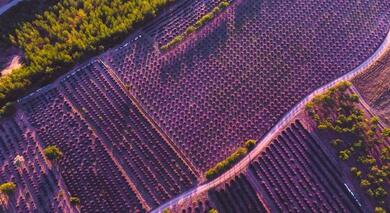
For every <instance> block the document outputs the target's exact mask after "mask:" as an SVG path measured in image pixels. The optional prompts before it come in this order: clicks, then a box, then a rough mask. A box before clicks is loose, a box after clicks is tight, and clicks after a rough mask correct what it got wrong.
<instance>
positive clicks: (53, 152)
mask: <svg viewBox="0 0 390 213" xmlns="http://www.w3.org/2000/svg"><path fill="white" fill-rule="evenodd" d="M43 152H44V154H45V156H46V157H47V159H49V160H60V159H61V157H62V155H63V154H62V152H61V151H60V149H58V148H57V147H56V146H48V147H46V148H45V149H44V150H43Z"/></svg>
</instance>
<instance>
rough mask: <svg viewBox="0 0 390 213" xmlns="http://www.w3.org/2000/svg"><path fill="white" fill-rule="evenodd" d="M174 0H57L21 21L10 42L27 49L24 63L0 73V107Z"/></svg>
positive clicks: (113, 40) (111, 42) (117, 38)
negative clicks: (43, 9)
mask: <svg viewBox="0 0 390 213" xmlns="http://www.w3.org/2000/svg"><path fill="white" fill-rule="evenodd" d="M174 1H175V0H139V1H126V0H84V1H79V0H59V2H58V3H56V4H54V5H53V6H51V7H50V8H48V9H46V10H45V12H43V13H42V14H40V15H37V16H36V18H35V19H34V20H33V21H27V22H24V23H22V24H18V27H17V29H16V30H15V33H14V34H13V35H10V36H9V41H10V42H11V43H13V44H14V45H15V46H18V47H19V48H21V49H22V50H23V51H24V54H25V58H24V60H25V61H24V64H26V66H24V67H22V68H20V69H16V70H13V71H12V73H11V74H9V75H6V76H2V77H1V78H0V108H2V110H3V111H4V112H5V111H7V110H6V109H5V108H4V107H5V105H6V104H7V103H8V102H13V101H15V100H17V99H18V98H20V97H23V96H24V95H26V94H27V93H28V92H31V90H32V89H34V88H38V87H41V86H43V85H46V84H48V83H50V82H52V81H53V80H55V79H56V78H57V77H58V76H60V75H62V74H63V73H65V72H67V71H68V70H69V69H70V68H71V67H72V66H74V65H75V64H76V63H77V62H79V61H83V60H86V59H88V58H89V57H91V56H93V55H96V54H98V53H99V52H101V51H103V50H105V49H106V48H107V47H111V46H113V45H115V44H117V43H118V42H120V41H122V40H123V38H125V37H126V36H127V35H128V33H129V32H131V31H132V30H133V29H134V28H136V27H137V26H139V25H141V24H142V23H144V22H145V21H147V20H149V19H151V18H152V17H154V16H155V15H156V13H157V11H158V9H160V8H162V7H164V6H166V5H167V4H168V3H171V2H174ZM8 31H9V30H8Z"/></svg>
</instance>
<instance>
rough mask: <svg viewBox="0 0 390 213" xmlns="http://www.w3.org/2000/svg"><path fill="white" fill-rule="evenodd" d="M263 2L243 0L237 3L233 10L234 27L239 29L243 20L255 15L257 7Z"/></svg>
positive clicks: (245, 20) (243, 22) (259, 0)
mask: <svg viewBox="0 0 390 213" xmlns="http://www.w3.org/2000/svg"><path fill="white" fill-rule="evenodd" d="M263 2H264V1H262V0H243V1H242V2H241V3H240V4H238V5H237V7H236V8H235V11H234V13H235V14H234V15H235V17H234V27H235V28H236V29H241V28H242V26H244V24H245V22H247V21H248V20H250V19H252V18H253V17H254V16H255V14H256V12H257V8H258V7H260V6H261V4H263Z"/></svg>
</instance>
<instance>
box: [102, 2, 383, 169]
mask: <svg viewBox="0 0 390 213" xmlns="http://www.w3.org/2000/svg"><path fill="white" fill-rule="evenodd" d="M200 5H202V4H200ZM196 6H198V5H194V7H195V8H194V9H193V10H192V11H195V12H196V11H198V10H197V9H196V8H197V7H196ZM198 7H200V6H198ZM389 9H390V5H389V2H387V1H364V2H360V3H356V2H348V1H341V2H340V1H338V2H332V3H330V2H329V1H295V2H270V1H255V0H242V1H234V2H233V3H232V5H231V6H230V7H229V8H228V9H227V10H226V11H224V12H223V13H222V14H220V15H219V16H218V17H216V18H215V19H214V20H213V21H212V22H211V23H210V24H208V25H206V26H205V27H204V28H202V29H200V30H199V31H198V32H197V33H195V34H194V35H191V36H190V37H189V38H188V39H186V40H184V41H183V42H182V43H181V44H179V45H178V46H177V47H175V48H173V49H172V50H170V51H168V52H166V53H161V52H160V51H159V49H158V48H156V45H158V43H159V41H160V40H161V37H168V36H170V35H169V34H167V33H165V32H161V33H162V34H161V35H160V34H156V33H150V34H148V32H149V31H152V30H151V29H150V28H147V30H148V31H146V32H141V33H140V34H139V35H136V36H135V38H133V39H131V40H130V41H128V42H127V43H126V44H124V45H123V46H122V47H119V48H118V49H114V50H113V51H111V52H109V53H107V54H106V57H105V60H106V61H107V62H108V64H109V65H110V66H111V67H112V68H113V70H114V71H116V72H117V73H118V75H119V76H120V77H121V79H122V80H123V81H124V82H125V84H127V85H128V86H129V88H130V92H131V93H132V94H133V95H134V96H135V97H136V98H137V99H138V100H139V101H140V103H141V104H142V106H143V107H144V109H145V110H146V111H148V112H149V113H150V114H151V115H152V116H153V118H154V119H155V120H156V121H157V123H158V124H159V125H160V126H161V128H163V129H164V130H165V132H167V134H168V135H169V136H170V137H171V138H172V139H173V141H174V142H175V143H176V144H177V145H178V147H180V148H181V149H182V150H184V152H185V153H186V155H187V156H188V157H189V158H191V160H192V162H193V163H194V164H195V165H196V166H197V167H198V168H199V169H201V170H203V171H204V170H206V169H208V168H210V167H211V166H212V165H214V164H215V163H216V162H218V161H220V160H222V159H224V158H225V157H226V156H227V155H229V153H231V152H232V151H233V150H235V149H236V148H237V147H238V146H239V145H240V144H241V143H242V142H243V141H245V140H247V139H249V138H259V137H261V136H262V135H263V134H264V133H265V132H266V131H267V130H268V129H270V128H271V127H272V126H273V125H274V124H276V122H277V121H278V119H279V118H281V117H282V116H283V114H284V113H286V112H287V111H288V110H289V109H291V108H292V106H293V105H294V104H296V103H298V102H299V100H301V99H302V98H303V97H304V96H305V95H307V94H309V93H310V92H311V91H313V90H314V89H316V88H318V87H320V86H321V85H323V84H325V83H327V82H329V81H331V80H333V79H335V78H337V77H338V76H340V75H342V74H344V73H346V72H348V71H350V70H352V69H353V68H354V67H356V66H358V65H359V64H360V63H362V62H363V61H364V60H365V59H366V58H368V57H369V56H370V54H372V53H373V52H374V51H375V50H376V48H377V47H379V45H380V44H381V42H382V40H383V39H384V36H385V35H386V33H387V32H388V30H389V17H390V10H389ZM182 16H183V17H182V19H183V20H181V19H180V18H181V17H180V16H179V17H176V16H175V17H174V18H171V19H172V20H171V22H174V23H182V22H187V21H188V20H187V19H188V17H187V16H185V14H183V15H182ZM164 24H165V25H167V26H170V25H172V24H170V22H169V21H165V22H164ZM155 25H157V24H155ZM165 25H164V26H165ZM153 26H154V25H153ZM157 26H159V25H157ZM157 26H155V27H157ZM178 26H181V25H178ZM160 28H162V27H160ZM183 28H185V27H184V26H183ZM182 31H184V29H183V30H182ZM173 32H176V31H173ZM154 38H156V41H154Z"/></svg>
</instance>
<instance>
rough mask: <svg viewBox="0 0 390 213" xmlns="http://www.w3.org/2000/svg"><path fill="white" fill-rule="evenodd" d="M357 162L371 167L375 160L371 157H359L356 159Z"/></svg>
mask: <svg viewBox="0 0 390 213" xmlns="http://www.w3.org/2000/svg"><path fill="white" fill-rule="evenodd" d="M357 161H358V162H360V163H362V164H365V165H372V164H375V163H376V160H375V158H374V157H372V156H371V155H367V156H360V157H358V159H357Z"/></svg>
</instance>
